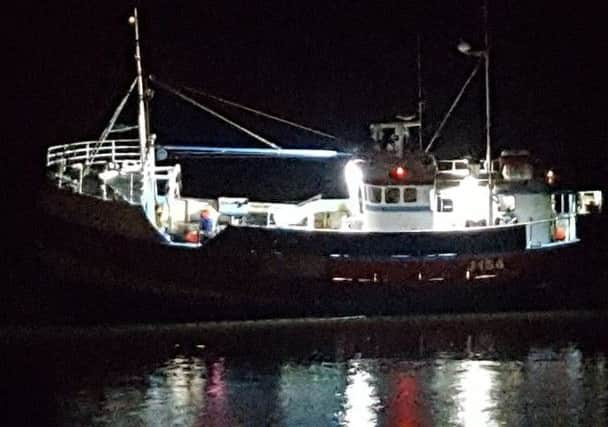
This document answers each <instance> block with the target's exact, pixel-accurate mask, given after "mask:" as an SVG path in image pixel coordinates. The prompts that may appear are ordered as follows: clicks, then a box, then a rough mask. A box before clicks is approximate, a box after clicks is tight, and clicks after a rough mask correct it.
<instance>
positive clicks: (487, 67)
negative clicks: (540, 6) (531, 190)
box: [483, 0, 493, 226]
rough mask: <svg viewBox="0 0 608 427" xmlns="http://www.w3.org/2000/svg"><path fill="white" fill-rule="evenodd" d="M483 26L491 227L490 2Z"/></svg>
mask: <svg viewBox="0 0 608 427" xmlns="http://www.w3.org/2000/svg"><path fill="white" fill-rule="evenodd" d="M483 26H484V44H485V49H484V55H483V56H484V59H485V61H484V62H485V75H486V76H485V77H486V78H485V80H486V164H487V166H486V168H487V169H488V194H489V195H488V197H489V200H488V219H489V221H488V225H489V226H491V225H492V223H493V218H492V217H493V209H492V203H493V200H492V185H493V182H492V145H491V139H490V128H491V121H490V43H489V36H488V2H487V0H484V2H483Z"/></svg>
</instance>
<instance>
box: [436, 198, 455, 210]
mask: <svg viewBox="0 0 608 427" xmlns="http://www.w3.org/2000/svg"><path fill="white" fill-rule="evenodd" d="M437 211H438V212H452V211H454V203H453V202H452V199H443V198H441V197H440V198H438V199H437Z"/></svg>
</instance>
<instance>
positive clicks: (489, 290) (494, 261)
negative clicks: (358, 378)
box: [39, 187, 586, 319]
mask: <svg viewBox="0 0 608 427" xmlns="http://www.w3.org/2000/svg"><path fill="white" fill-rule="evenodd" d="M41 200H42V202H41V205H42V206H43V208H44V211H45V212H46V213H47V216H46V217H45V221H44V223H45V224H46V226H45V227H44V229H43V230H40V232H39V237H40V241H39V249H40V250H39V253H40V259H41V262H42V263H43V270H44V271H46V272H48V273H49V274H50V276H51V277H59V280H56V281H55V283H58V284H59V285H60V286H64V285H67V286H68V288H66V289H68V292H69V287H71V286H74V285H77V286H79V287H81V288H80V291H83V289H89V290H91V289H92V290H94V291H95V292H96V293H99V292H101V291H102V290H103V291H107V292H106V294H107V295H110V299H112V300H113V301H114V303H113V306H114V307H121V306H122V304H123V303H124V299H125V296H127V298H128V300H129V301H132V305H133V304H135V305H138V306H139V312H141V313H143V312H147V307H148V308H150V307H160V309H162V310H160V311H161V312H164V313H171V314H170V315H169V314H167V315H169V316H170V317H171V318H177V319H181V318H185V319H199V318H234V317H239V318H243V317H268V316H299V315H342V314H387V313H396V312H399V313H404V312H421V311H422V312H425V311H452V310H458V311H462V310H471V309H487V310H492V309H493V308H492V307H493V303H492V301H494V302H495V303H496V304H498V305H497V306H496V308H497V309H498V308H499V307H498V306H499V305H501V304H506V303H509V304H512V305H513V307H512V308H522V307H525V305H526V304H525V303H524V301H523V300H529V299H532V300H536V302H538V300H539V298H536V297H533V295H535V292H545V291H544V290H542V289H547V288H546V285H547V284H553V283H557V282H560V283H563V280H561V281H560V280H559V279H563V278H564V277H571V280H579V279H578V278H577V277H578V276H576V277H575V276H573V275H576V274H577V273H578V272H581V268H580V261H581V260H582V259H584V258H586V254H584V253H581V249H580V247H579V246H578V245H572V246H571V247H561V248H555V249H545V250H535V251H524V250H522V249H521V247H522V245H523V243H525V232H524V235H523V236H522V229H521V228H520V227H514V228H505V229H501V230H495V231H492V232H480V231H467V232H464V233H460V234H454V233H440V234H439V233H394V234H385V233H371V234H369V233H348V234H341V233H325V232H314V233H311V232H306V231H286V230H277V229H275V230H271V229H263V228H230V229H228V230H226V231H225V232H223V233H222V234H221V235H220V236H218V237H217V238H215V239H213V240H212V241H211V242H210V243H209V244H208V245H205V246H203V247H202V248H199V249H192V248H185V247H173V246H168V245H165V244H162V243H159V241H158V236H157V235H156V232H155V230H154V229H153V228H152V227H151V226H149V224H148V223H147V221H146V219H145V218H144V216H143V214H142V213H141V212H140V211H139V209H138V208H137V207H133V206H129V205H126V204H120V203H108V202H104V201H101V200H98V199H92V198H88V197H85V196H78V195H74V194H71V193H67V192H63V191H61V190H58V189H55V188H52V187H49V188H48V189H47V191H46V192H45V193H44V194H43V195H42V198H41ZM74 215H78V216H79V217H78V219H74V220H73V216H74ZM126 225H128V226H126ZM522 239H524V240H522ZM583 271H584V270H583ZM539 289H541V290H540V291H539ZM564 289H566V290H568V289H570V287H568V286H566V287H565V288H564ZM564 289H562V291H563V290H564ZM480 295H483V298H482V299H481V300H480V299H479V298H480ZM543 298H544V299H545V300H546V297H543ZM133 301H134V302H133ZM483 301H485V303H484V302H483ZM528 302H530V301H528ZM159 304H160V306H159ZM471 304H473V306H471ZM503 308H505V307H503ZM131 309H132V310H133V307H131ZM163 310H164V311H163ZM152 311H153V312H152V313H148V314H149V315H150V316H152V317H154V310H152ZM133 312H134V313H135V312H138V311H137V310H135V311H133ZM158 314H159V312H156V315H158ZM144 317H145V316H144Z"/></svg>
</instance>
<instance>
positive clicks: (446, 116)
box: [424, 58, 482, 153]
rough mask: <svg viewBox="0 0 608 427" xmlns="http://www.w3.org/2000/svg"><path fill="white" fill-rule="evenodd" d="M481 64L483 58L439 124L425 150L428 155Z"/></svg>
mask: <svg viewBox="0 0 608 427" xmlns="http://www.w3.org/2000/svg"><path fill="white" fill-rule="evenodd" d="M481 62H482V61H481V58H480V59H479V61H478V62H477V65H475V68H473V71H472V72H471V74H470V75H469V77H468V78H467V80H466V81H465V82H464V84H463V85H462V88H460V92H458V95H457V96H456V98H455V99H454V102H452V105H450V109H449V110H448V112H447V113H446V115H445V116H444V117H443V120H442V121H441V123H440V124H439V127H438V128H437V130H436V131H435V133H434V134H433V137H432V138H431V141H430V142H429V143H428V145H427V146H426V148H425V149H424V151H425V152H427V153H428V152H429V150H430V149H431V147H432V146H433V143H434V142H435V140H436V139H437V138H438V137H439V135H440V134H441V130H442V129H443V127H444V126H445V124H446V122H447V121H448V118H449V117H450V114H452V111H454V108H456V106H457V105H458V102H459V101H460V98H462V95H463V94H464V92H465V90H466V89H467V87H468V86H469V84H470V83H471V80H473V77H475V75H476V74H477V72H478V71H479V68H480V67H481Z"/></svg>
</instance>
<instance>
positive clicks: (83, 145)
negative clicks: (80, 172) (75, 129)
mask: <svg viewBox="0 0 608 427" xmlns="http://www.w3.org/2000/svg"><path fill="white" fill-rule="evenodd" d="M139 160H140V150H139V141H138V140H137V139H116V140H105V141H80V142H73V143H70V144H62V145H55V146H52V147H49V148H48V149H47V157H46V166H47V167H50V166H54V165H63V166H70V165H74V164H77V163H84V164H86V165H93V164H105V163H110V162H124V161H139Z"/></svg>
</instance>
